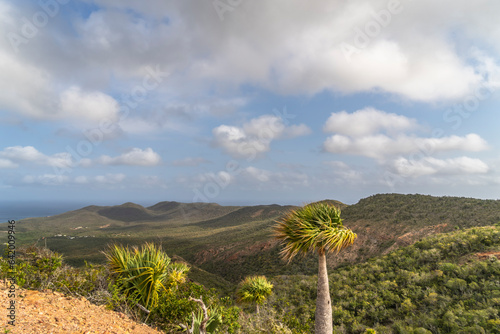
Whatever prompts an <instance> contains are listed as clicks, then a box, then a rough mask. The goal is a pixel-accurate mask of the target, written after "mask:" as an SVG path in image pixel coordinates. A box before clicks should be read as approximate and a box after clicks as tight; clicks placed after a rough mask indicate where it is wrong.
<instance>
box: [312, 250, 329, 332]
mask: <svg viewBox="0 0 500 334" xmlns="http://www.w3.org/2000/svg"><path fill="white" fill-rule="evenodd" d="M318 255H319V268H318V297H317V299H316V321H315V323H314V326H315V333H316V334H332V333H333V321H332V302H331V299H330V285H329V284H328V272H327V269H326V255H325V252H321V251H320V252H319V254H318Z"/></svg>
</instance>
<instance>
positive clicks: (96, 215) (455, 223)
mask: <svg viewBox="0 0 500 334" xmlns="http://www.w3.org/2000/svg"><path fill="white" fill-rule="evenodd" d="M328 201H329V202H330V203H332V204H335V205H337V206H339V207H341V208H342V217H343V219H344V224H345V225H346V226H348V227H350V228H352V229H353V230H354V231H355V232H356V233H357V234H358V239H357V240H356V242H355V244H354V245H353V247H350V248H349V249H347V250H346V251H345V252H343V253H342V254H341V255H339V256H330V257H329V265H330V267H336V266H343V265H345V264H347V263H352V262H362V261H364V260H366V259H367V258H371V257H373V256H376V255H382V254H387V253H388V252H390V251H391V250H394V249H396V248H399V247H402V246H408V245H411V244H413V243H414V242H416V241H419V240H421V239H422V238H424V237H426V236H429V235H433V234H436V233H441V232H449V231H454V230H457V229H464V228H469V227H474V226H486V225H494V224H496V223H498V222H500V201H498V200H479V199H472V198H459V197H433V196H426V195H400V194H379V195H374V196H371V197H368V198H365V199H362V200H360V201H359V202H358V203H356V204H354V205H346V204H343V203H340V202H338V201H332V200H328ZM293 208H295V207H294V206H280V205H257V206H221V205H218V204H215V203H189V204H186V203H178V202H168V201H167V202H160V203H157V204H155V205H153V206H150V207H143V206H140V205H138V204H134V203H125V204H122V205H118V206H88V207H85V208H82V209H79V210H76V211H70V212H66V213H64V214H61V215H57V216H53V217H45V218H32V219H25V220H22V221H20V222H18V224H17V232H18V233H17V235H16V236H17V238H18V242H19V244H28V243H34V242H38V243H41V238H42V237H44V238H45V239H44V242H45V241H46V242H47V246H48V247H49V248H51V249H52V250H55V251H58V252H61V253H62V254H64V256H65V258H66V261H67V262H68V263H70V264H73V265H82V264H83V263H84V261H85V260H86V261H90V262H97V263H99V262H102V261H103V259H104V257H103V255H102V254H101V251H102V250H104V249H105V248H106V247H107V245H109V244H110V243H114V242H117V243H122V244H127V245H138V244H142V243H143V242H145V241H154V242H157V243H161V244H162V246H163V248H164V249H165V250H166V251H167V253H168V254H169V255H171V256H174V255H175V256H180V257H182V258H183V259H185V260H186V261H188V262H189V263H192V264H194V265H195V266H197V267H199V268H200V270H202V271H206V272H208V273H210V274H211V275H217V276H219V277H223V278H224V279H225V280H228V281H231V282H237V281H239V280H240V279H241V278H242V277H244V276H245V275H248V274H250V273H259V274H265V275H271V276H272V275H278V274H281V275H290V274H304V275H310V274H314V273H316V269H317V265H316V260H315V259H314V257H306V258H305V259H297V260H294V261H292V263H291V264H289V265H284V263H283V262H282V261H281V260H280V259H279V257H278V252H279V246H278V245H277V243H276V241H274V240H273V239H272V237H271V229H272V226H273V225H274V224H275V220H276V219H278V218H279V217H281V216H282V215H284V214H285V213H286V212H288V211H289V210H291V209H293ZM200 272H201V271H200Z"/></svg>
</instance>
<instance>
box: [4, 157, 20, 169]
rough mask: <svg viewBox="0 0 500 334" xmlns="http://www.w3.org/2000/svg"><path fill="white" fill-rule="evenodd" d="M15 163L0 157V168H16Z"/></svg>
mask: <svg viewBox="0 0 500 334" xmlns="http://www.w3.org/2000/svg"><path fill="white" fill-rule="evenodd" d="M16 167H18V165H17V164H15V163H13V162H12V161H10V160H7V159H0V168H16Z"/></svg>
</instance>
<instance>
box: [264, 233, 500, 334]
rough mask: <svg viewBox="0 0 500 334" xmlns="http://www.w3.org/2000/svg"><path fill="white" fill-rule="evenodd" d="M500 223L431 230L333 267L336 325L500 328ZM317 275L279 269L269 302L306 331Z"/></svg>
mask: <svg viewBox="0 0 500 334" xmlns="http://www.w3.org/2000/svg"><path fill="white" fill-rule="evenodd" d="M499 258H500V228H498V227H497V228H494V227H483V228H472V229H467V230H464V231H457V232H451V233H446V234H440V235H436V236H432V237H428V238H426V239H423V240H422V241H419V242H417V243H415V244H414V245H412V246H408V247H404V248H401V249H398V250H396V251H393V252H391V253H389V254H388V255H385V256H383V257H375V258H372V259H370V260H369V261H367V262H365V263H362V264H357V265H353V266H346V267H343V268H338V269H336V270H331V271H330V273H329V279H330V293H331V297H332V305H333V321H334V325H335V331H334V332H335V333H360V334H361V333H369V331H367V330H369V329H374V330H376V333H377V334H383V333H405V334H406V333H408V334H431V333H464V334H465V333H467V334H471V333H500V281H499V279H500V259H499ZM316 281H317V278H316V277H315V276H277V277H274V278H273V280H272V282H273V284H274V287H275V290H274V292H275V293H274V295H273V297H272V298H271V299H270V301H269V307H270V308H272V309H275V310H276V311H277V312H278V314H280V316H281V318H280V320H281V321H284V322H285V323H286V324H287V326H288V327H289V328H295V329H301V330H303V331H305V332H309V330H310V329H311V328H310V326H311V325H312V323H313V321H312V319H313V318H314V311H315V306H314V302H315V299H316Z"/></svg>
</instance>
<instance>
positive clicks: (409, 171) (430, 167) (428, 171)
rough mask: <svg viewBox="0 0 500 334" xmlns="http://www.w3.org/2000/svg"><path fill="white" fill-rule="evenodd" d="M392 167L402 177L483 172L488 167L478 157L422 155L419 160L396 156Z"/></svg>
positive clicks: (485, 171) (487, 169) (486, 170)
mask: <svg viewBox="0 0 500 334" xmlns="http://www.w3.org/2000/svg"><path fill="white" fill-rule="evenodd" d="M393 168H394V169H395V170H396V172H397V173H398V174H399V175H401V176H404V177H417V176H422V175H434V174H444V175H460V174H485V173H487V172H488V171H489V170H490V168H489V167H488V165H487V164H486V163H484V162H483V161H481V160H479V159H473V158H469V157H458V158H451V159H436V158H433V157H424V158H422V159H420V160H409V159H406V158H402V157H400V158H398V159H396V160H395V161H394V162H393Z"/></svg>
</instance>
